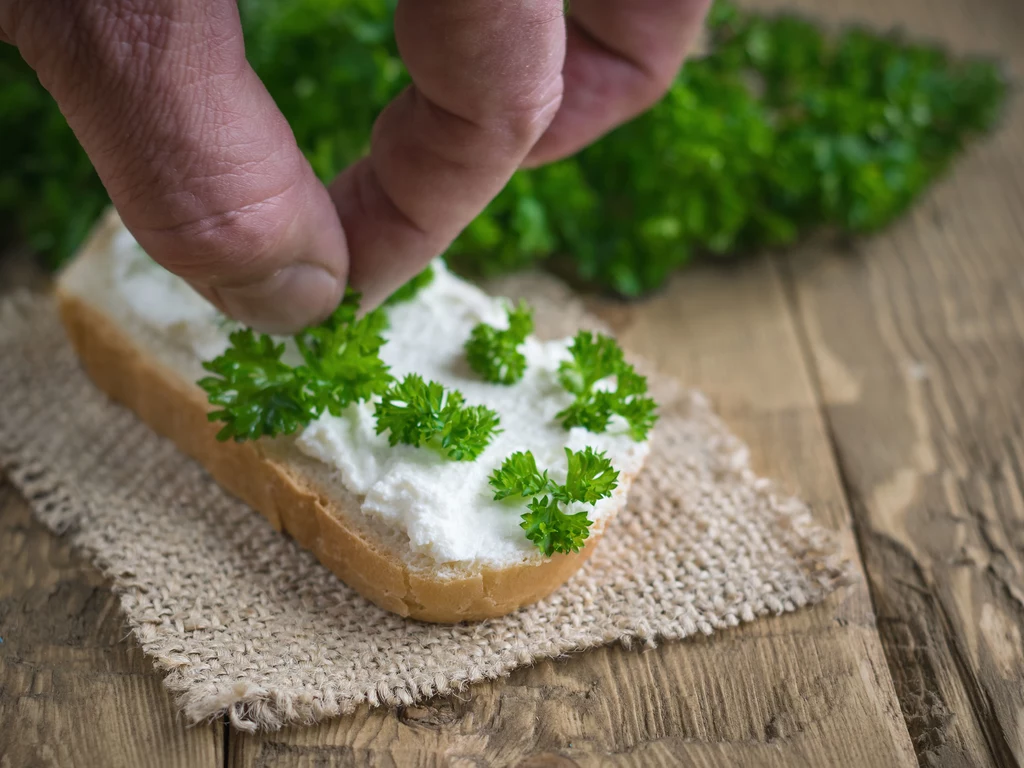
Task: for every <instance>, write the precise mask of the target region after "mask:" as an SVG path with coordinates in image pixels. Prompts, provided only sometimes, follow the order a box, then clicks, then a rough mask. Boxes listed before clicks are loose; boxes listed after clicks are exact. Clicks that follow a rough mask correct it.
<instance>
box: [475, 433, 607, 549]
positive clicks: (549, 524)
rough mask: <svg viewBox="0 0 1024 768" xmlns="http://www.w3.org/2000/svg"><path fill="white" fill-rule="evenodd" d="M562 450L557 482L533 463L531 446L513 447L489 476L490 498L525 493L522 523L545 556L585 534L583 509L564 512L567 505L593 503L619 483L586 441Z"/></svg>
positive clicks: (580, 543)
mask: <svg viewBox="0 0 1024 768" xmlns="http://www.w3.org/2000/svg"><path fill="white" fill-rule="evenodd" d="M565 455H566V458H567V459H568V463H569V467H568V472H567V474H566V480H565V483H562V484H560V483H556V482H554V481H553V480H551V478H550V477H548V473H547V470H545V471H544V472H541V471H540V470H539V469H538V468H537V461H536V459H535V458H534V457H533V454H532V453H531V452H530V451H520V452H517V453H513V454H512V455H511V456H509V457H508V458H507V459H505V461H504V462H503V463H502V465H501V467H500V468H498V469H496V470H495V471H494V472H493V473H492V474H491V477H490V484H491V486H492V487H493V488H494V491H495V493H494V498H495V500H498V501H501V500H502V499H508V498H516V497H518V498H530V501H529V502H528V503H527V505H526V507H527V511H526V512H524V513H523V522H522V524H521V527H522V528H523V530H524V531H526V538H528V539H529V540H530V541H532V542H533V543H534V544H536V545H537V548H538V549H540V551H541V552H543V553H544V554H545V555H546V556H548V557H550V556H551V555H552V554H554V553H555V552H561V553H569V552H578V551H579V550H580V548H581V547H582V546H583V544H584V542H585V541H586V539H587V537H588V536H589V535H590V525H591V523H590V518H589V517H588V516H587V512H586V510H582V511H579V512H569V511H567V510H566V507H567V505H569V504H571V503H573V502H576V503H581V504H589V505H591V506H593V505H594V504H596V503H597V502H598V501H599V500H601V499H604V498H607V497H608V496H611V494H612V491H613V490H615V488H616V487H617V486H618V478H619V473H618V472H617V471H616V470H615V469H614V468H613V467H612V464H611V461H610V460H609V459H608V458H607V457H606V456H605V454H604V453H598V452H596V451H594V449H593V448H590V447H588V448H585V449H583V450H582V451H573V450H571V449H569V448H566V449H565ZM531 497H532V498H531Z"/></svg>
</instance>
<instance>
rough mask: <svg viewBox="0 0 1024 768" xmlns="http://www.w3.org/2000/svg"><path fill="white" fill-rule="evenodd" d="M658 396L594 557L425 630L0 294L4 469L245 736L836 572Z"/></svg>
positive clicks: (722, 624)
mask: <svg viewBox="0 0 1024 768" xmlns="http://www.w3.org/2000/svg"><path fill="white" fill-rule="evenodd" d="M501 289H502V290H503V291H504V292H505V293H511V294H515V293H526V294H528V295H530V297H531V300H532V302H533V303H534V304H535V306H536V307H537V317H538V326H539V327H546V328H548V329H549V330H553V331H558V332H561V331H563V330H565V331H568V330H570V329H572V328H574V327H576V326H578V325H580V324H588V323H589V321H588V318H587V317H586V315H585V314H584V313H583V312H582V311H581V310H580V305H579V304H578V303H575V302H573V301H570V300H569V298H567V297H568V294H567V293H566V292H564V290H562V289H559V288H558V287H557V286H553V285H552V284H551V283H544V282H543V281H542V282H540V283H538V282H531V279H525V282H524V279H520V280H518V281H513V282H512V283H506V284H505V285H503V286H501ZM660 384H662V385H667V384H668V383H667V382H664V381H663V382H660ZM659 390H660V392H659V396H660V397H662V398H663V400H662V402H663V409H662V417H661V421H660V423H659V426H658V428H657V429H656V431H655V436H654V443H653V447H652V456H651V459H650V460H649V463H648V466H647V468H646V469H645V471H644V472H643V474H642V475H641V477H640V478H639V479H638V480H637V482H636V484H635V486H634V489H633V492H632V494H631V497H630V503H629V506H628V509H627V510H626V511H625V512H624V513H623V514H621V515H620V516H619V517H618V519H617V520H616V521H615V522H614V524H613V527H612V529H611V530H610V533H609V535H606V536H605V537H604V540H603V542H602V543H601V546H600V547H599V549H598V550H597V552H596V553H595V555H594V556H593V557H592V558H591V559H590V561H589V562H588V564H587V565H586V566H585V567H584V568H583V569H582V570H581V571H580V572H579V573H578V574H577V575H576V576H575V577H574V578H573V579H572V580H571V581H570V582H569V583H568V584H567V585H565V586H564V587H562V588H561V589H560V590H558V591H557V592H556V593H555V594H554V595H553V596H552V597H550V598H548V599H547V600H545V601H543V602H542V603H540V604H538V605H535V606H533V607H530V608H527V609H524V610H521V611H519V612H517V613H515V614H513V615H511V616H507V617H505V618H501V619H496V620H491V621H486V622H483V623H478V624H472V625H460V626H436V625H427V624H421V623H417V622H412V621H408V620H405V619H402V618H399V617H397V616H394V615H392V614H389V613H386V612H385V611H382V610H381V609H379V608H377V607H375V606H374V605H372V604H371V603H369V602H367V601H366V600H364V599H363V598H361V597H360V596H358V595H357V594H355V593H354V592H353V591H352V590H350V589H348V588H347V587H346V586H345V585H344V584H342V583H341V582H339V581H338V580H337V579H336V578H335V577H334V576H333V575H332V574H331V573H330V572H329V571H328V570H327V569H326V568H324V567H323V566H321V565H320V564H319V563H318V562H317V561H316V560H315V559H314V558H313V557H312V556H311V555H310V554H309V553H307V552H305V551H304V550H302V549H301V548H299V547H298V546H297V545H296V544H295V543H294V542H292V541H291V540H289V539H288V538H286V537H285V536H283V535H281V534H278V533H277V532H275V531H274V530H273V529H272V528H271V527H270V525H269V524H267V523H266V522H265V521H264V519H263V518H262V516H260V515H258V514H256V513H255V512H253V511H251V510H250V509H248V508H247V507H246V506H245V505H243V504H242V503H240V502H239V501H237V500H235V499H234V498H232V497H230V496H229V495H227V494H226V493H225V492H223V491H222V490H221V489H220V488H219V486H217V485H216V484H215V483H214V482H213V481H212V480H211V479H210V478H209V477H208V476H207V475H206V473H205V472H204V471H203V469H202V467H200V466H199V465H197V464H196V463H195V462H193V461H192V460H190V459H188V458H186V457H185V456H183V455H181V454H180V453H178V452H177V451H176V449H175V448H174V446H173V445H172V444H171V443H170V441H168V440H165V439H163V438H161V437H159V436H158V435H156V434H154V433H152V432H151V431H150V430H149V429H148V428H147V427H145V426H144V425H143V424H142V423H140V422H139V421H138V420H137V419H135V418H134V416H133V415H132V414H131V413H130V412H128V411H127V410H125V409H123V408H121V407H119V406H117V405H115V404H113V403H112V402H110V401H109V400H108V399H107V398H106V396H104V395H103V394H101V393H100V392H99V391H98V390H97V389H95V388H94V387H93V386H92V385H91V384H90V382H89V380H88V379H87V378H86V376H85V374H84V373H83V372H82V370H81V369H80V368H79V366H78V363H77V360H76V358H75V355H74V353H73V352H72V350H71V347H70V345H69V344H68V342H67V341H66V339H65V336H64V333H63V330H62V328H61V326H60V323H59V321H58V318H57V313H56V309H55V306H54V304H53V302H52V300H51V299H49V298H46V297H41V296H29V295H21V296H17V297H15V298H13V299H7V300H5V301H4V302H3V303H2V304H0V393H2V394H0V466H2V467H3V469H4V470H6V472H7V473H8V475H9V477H10V478H11V480H12V481H13V482H14V484H15V485H16V486H17V487H18V488H19V489H20V490H21V492H22V493H23V494H24V495H25V497H26V498H27V499H28V501H29V503H30V504H31V506H32V508H33V510H34V512H35V514H36V515H37V516H38V517H39V518H40V519H41V520H42V521H43V522H44V523H45V524H46V525H48V526H49V527H50V528H51V529H53V530H54V531H56V532H58V533H62V534H65V535H67V536H69V537H70V538H71V540H72V542H73V543H74V545H75V546H77V547H78V548H80V549H81V550H83V551H84V552H86V553H87V554H88V556H90V557H91V559H92V560H93V562H94V563H95V564H96V565H97V566H98V567H99V568H100V569H102V571H103V572H104V573H105V574H106V575H107V577H108V578H109V579H110V581H111V583H112V586H113V589H114V590H115V591H116V593H117V594H118V595H119V597H120V603H121V606H122V609H123V611H124V614H125V616H126V620H127V623H128V624H129V626H130V627H131V629H132V631H133V633H134V635H135V637H136V638H137V640H138V642H139V643H140V645H141V646H142V648H143V649H144V651H145V652H146V653H147V654H148V655H149V656H150V657H151V658H152V660H153V662H154V664H155V665H156V667H157V668H158V669H160V670H162V671H163V672H164V673H165V675H166V676H165V682H166V685H167V687H168V688H169V689H170V690H171V691H172V692H173V693H174V694H175V695H176V697H177V701H178V703H179V705H180V707H181V709H182V711H183V713H184V716H185V717H186V718H187V719H188V720H189V721H193V722H198V721H201V720H203V719H206V718H211V717H215V716H219V715H222V714H224V713H227V714H228V716H229V718H230V721H231V722H232V723H233V724H234V726H235V727H237V728H240V729H244V730H255V729H257V728H263V729H273V728H278V727H281V726H283V725H286V724H290V723H311V722H315V721H317V720H320V719H323V718H326V717H330V716H334V715H339V714H343V713H346V712H349V711H351V710H353V709H354V708H355V707H357V706H359V705H360V704H362V703H364V702H367V703H369V704H370V705H375V706H376V705H385V706H394V705H399V704H411V703H413V702H415V701H417V700H421V699H424V698H426V697H430V696H434V695H438V694H448V693H452V692H454V691H457V690H460V689H462V688H464V687H465V686H467V685H469V684H471V683H473V682H476V681H480V680H485V679H490V678H496V677H500V676H503V675H507V674H508V673H509V672H511V671H512V670H514V669H515V668H517V667H520V666H523V665H526V664H530V663H531V662H534V661H537V660H538V659H543V658H549V657H555V656H560V655H563V654H567V653H570V652H574V651H581V650H584V649H587V648H592V647H595V646H599V645H602V644H608V643H613V642H622V643H625V644H627V645H630V644H632V643H637V642H639V643H644V644H653V643H654V642H655V641H657V640H659V639H679V638H684V637H686V636H688V635H693V634H695V633H704V634H710V633H711V632H714V631H716V630H721V629H725V628H727V627H732V626H736V625H737V624H739V623H740V622H745V621H752V620H754V619H756V618H757V617H760V616H766V615H770V614H779V613H783V612H786V611H792V610H794V609H797V608H799V607H801V606H805V605H808V604H810V603H813V602H815V601H818V600H820V599H822V598H823V597H824V596H825V595H826V594H828V592H829V591H831V590H832V589H834V588H835V587H836V586H837V585H839V584H840V583H842V581H843V580H844V579H845V578H846V572H847V569H846V565H845V564H844V563H843V562H842V560H841V559H840V557H839V556H838V554H837V548H836V546H835V543H834V541H833V538H832V536H831V535H830V534H829V533H828V532H827V531H825V530H824V529H822V528H820V527H818V526H816V525H815V524H814V523H813V522H812V521H811V518H810V515H809V513H808V511H807V509H806V508H805V507H804V505H803V504H801V503H800V502H799V501H796V500H793V499H786V498H779V497H778V496H777V495H776V494H775V493H773V490H772V487H771V484H770V483H769V482H767V481H765V480H763V479H760V478H758V477H756V476H755V475H754V474H753V473H752V472H751V470H750V468H749V465H748V460H747V451H746V449H745V447H744V446H743V445H742V444H741V443H740V442H739V441H738V440H737V439H735V438H734V437H732V436H731V435H730V434H729V433H728V432H727V430H726V429H725V428H724V426H723V425H722V424H721V423H720V421H719V420H718V419H717V418H716V417H715V416H714V415H713V414H712V413H711V411H710V410H709V408H708V406H707V404H706V402H705V400H704V399H703V398H702V397H701V396H700V395H698V394H695V393H690V392H676V393H674V394H673V391H672V388H671V387H670V386H661V387H659Z"/></svg>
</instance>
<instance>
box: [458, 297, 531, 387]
mask: <svg viewBox="0 0 1024 768" xmlns="http://www.w3.org/2000/svg"><path fill="white" fill-rule="evenodd" d="M531 333H533V310H532V309H530V307H529V306H527V305H526V303H525V302H522V301H521V302H520V303H519V304H518V306H516V307H513V308H511V309H509V310H508V328H506V329H505V330H501V331H499V330H498V329H497V328H495V327H494V326H492V325H488V324H487V323H480V324H478V325H477V326H476V327H474V328H473V330H472V331H471V332H470V335H469V339H467V340H466V360H467V361H468V362H469V367H470V368H472V369H473V370H474V371H476V372H477V373H479V374H480V375H481V376H482V377H483V378H484V379H485V380H486V381H490V382H494V383H495V384H515V383H516V382H517V381H519V380H520V379H522V378H523V374H524V373H525V372H526V357H525V356H524V355H523V353H522V352H520V351H519V346H520V345H521V344H522V343H523V342H524V341H525V340H526V337H527V336H529V335H530V334H531Z"/></svg>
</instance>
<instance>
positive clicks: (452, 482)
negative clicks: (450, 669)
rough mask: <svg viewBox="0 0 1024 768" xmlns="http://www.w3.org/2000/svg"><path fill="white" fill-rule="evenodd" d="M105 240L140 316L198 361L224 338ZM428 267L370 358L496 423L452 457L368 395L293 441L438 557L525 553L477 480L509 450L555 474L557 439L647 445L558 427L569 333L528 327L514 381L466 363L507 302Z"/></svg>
mask: <svg viewBox="0 0 1024 768" xmlns="http://www.w3.org/2000/svg"><path fill="white" fill-rule="evenodd" d="M114 248H115V258H114V259H113V264H114V268H113V274H112V276H111V277H112V279H113V280H114V282H115V286H116V288H117V290H118V291H119V293H120V294H121V295H122V297H123V299H124V300H125V302H126V303H127V304H128V305H129V306H130V308H131V311H132V312H133V314H135V315H136V316H137V317H138V319H139V320H140V321H141V322H143V323H145V324H147V325H148V326H150V327H151V328H153V329H155V330H157V331H159V332H160V333H162V334H165V335H166V336H167V337H168V338H173V340H174V341H175V342H176V343H178V344H180V345H182V346H183V347H184V348H186V349H188V350H190V351H191V353H192V354H194V355H195V356H196V357H197V358H199V359H201V360H208V359H211V358H212V357H214V356H216V355H217V354H219V353H220V352H221V351H223V350H224V349H225V348H226V347H227V345H228V339H227V336H228V333H229V332H230V330H231V328H232V324H231V323H230V322H228V321H226V319H225V318H223V316H221V315H219V313H218V312H217V311H216V310H215V309H214V308H213V307H211V306H210V305H209V304H207V303H206V301H205V300H204V299H202V298H201V297H199V296H198V295H197V294H196V293H195V292H194V291H192V289H191V288H190V287H189V286H188V285H187V284H186V283H185V282H184V281H183V280H181V279H179V278H177V277H175V276H173V275H171V274H169V273H168V272H166V271H164V270H163V269H161V268H160V267H158V266H157V265H155V264H154V263H153V262H152V261H150V260H149V259H148V257H146V255H145V254H144V253H143V252H142V250H141V248H140V247H139V246H138V245H137V244H136V243H135V241H134V240H133V239H132V237H131V235H130V234H129V233H128V232H127V231H121V232H120V233H119V234H118V236H117V238H116V240H115V244H114ZM434 273H435V277H434V279H433V281H432V282H431V283H430V284H429V285H427V286H426V287H425V288H423V289H422V290H421V291H420V292H419V293H418V294H417V295H416V296H415V297H414V298H413V299H412V300H410V301H408V302H404V303H401V304H397V305H395V306H393V307H390V308H388V310H387V312H388V317H389V321H390V328H389V330H388V331H387V332H386V333H385V337H386V338H387V343H386V344H385V345H384V347H383V349H382V350H381V357H382V358H383V359H384V361H385V362H386V363H387V364H388V365H389V366H391V373H392V374H393V375H394V376H395V377H396V378H401V377H402V376H404V375H405V374H407V373H418V374H420V375H421V376H423V378H424V379H426V380H434V381H437V382H439V383H441V384H443V385H444V386H445V387H447V388H453V389H458V390H459V391H461V392H462V394H463V395H464V396H465V399H466V402H467V403H468V404H469V405H486V406H488V407H489V408H491V409H493V410H495V411H496V412H497V413H498V415H499V417H500V419H501V424H500V427H501V429H502V430H503V431H502V432H501V433H500V434H498V435H497V436H496V437H495V438H494V439H493V441H492V442H491V444H490V445H489V446H488V447H487V449H486V450H485V451H484V452H483V453H482V454H481V455H480V456H479V458H477V460H476V461H472V462H468V461H452V460H450V459H448V458H446V457H445V456H443V455H442V454H440V453H438V452H437V451H435V450H433V449H431V448H414V447H412V446H407V445H398V446H395V447H392V446H389V445H388V441H387V435H386V434H385V435H377V434H375V428H376V423H375V419H374V417H373V409H374V406H373V404H372V403H359V404H353V405H352V406H350V407H349V408H348V409H347V411H346V412H345V413H344V414H343V415H342V416H341V417H334V416H331V415H329V414H325V415H324V416H322V417H321V418H320V419H318V420H317V421H315V422H313V423H312V424H310V425H309V426H308V427H306V428H305V429H304V431H303V432H302V434H301V435H300V436H299V437H298V439H297V445H298V447H299V449H300V450H301V451H302V452H303V453H305V454H307V455H309V456H311V457H313V458H315V459H318V460H319V461H321V462H323V463H324V464H325V465H327V466H328V467H330V468H331V471H332V472H333V473H334V477H335V478H336V479H337V482H338V483H339V484H340V485H343V486H344V488H346V489H347V490H349V491H351V492H352V493H354V494H356V495H358V496H359V497H360V498H361V499H362V511H363V513H364V514H366V515H367V516H369V517H371V518H374V519H376V520H378V521H380V522H383V523H384V524H386V525H387V526H389V527H391V528H393V529H395V530H398V531H401V532H404V533H405V534H406V535H407V536H408V537H409V544H410V547H411V548H412V550H413V551H415V552H417V553H420V554H422V555H425V556H426V557H428V558H429V559H431V560H433V561H434V562H436V563H438V564H446V563H452V564H477V565H489V566H496V567H500V566H507V565H509V564H511V563H514V562H517V561H520V560H522V559H524V558H526V557H528V556H530V555H532V554H535V553H536V547H535V545H534V544H533V543H532V542H530V541H529V540H527V539H526V536H525V534H524V532H523V530H522V529H521V528H520V522H521V518H520V515H521V514H522V512H523V511H525V504H526V500H522V502H521V503H512V502H510V501H504V502H497V501H494V498H493V491H492V489H491V487H490V486H489V485H488V482H487V480H488V477H489V476H490V474H491V472H493V471H494V469H495V468H497V467H498V466H499V465H500V464H501V462H502V461H503V460H504V459H505V458H506V457H507V456H508V455H509V454H511V453H513V452H515V451H527V450H529V451H532V452H533V455H534V456H535V457H536V459H537V465H538V466H539V467H540V468H541V469H542V470H543V469H547V470H549V471H550V475H551V477H552V479H554V480H556V481H563V480H564V479H565V473H566V457H565V448H566V447H569V448H571V449H573V450H581V449H583V448H584V447H586V446H592V447H593V448H594V449H596V450H598V451H606V452H607V454H608V457H609V458H610V459H611V462H612V465H613V466H614V467H615V469H617V470H618V471H619V472H620V474H623V475H633V474H635V473H636V472H637V471H639V469H640V466H641V465H642V463H643V460H644V457H645V455H646V453H647V444H646V443H637V442H635V441H634V440H632V438H630V436H629V435H628V433H627V431H626V425H625V423H624V422H622V421H616V422H614V423H613V424H612V427H611V429H610V430H609V431H608V432H606V433H603V434H594V433H591V432H588V431H586V430H584V429H582V428H575V429H571V430H568V431H566V430H565V428H564V427H562V425H561V424H560V423H559V422H558V421H557V420H556V419H555V414H556V413H558V411H560V410H561V409H562V408H564V407H565V406H566V405H568V404H569V403H570V402H571V400H572V398H571V396H570V395H569V394H568V393H566V392H565V391H564V389H563V388H562V387H561V385H560V384H559V383H558V378H557V370H558V364H559V362H560V361H562V360H564V359H566V358H567V357H568V352H567V347H568V345H569V342H570V340H569V339H563V340H559V341H552V342H541V341H538V340H537V339H536V338H534V337H532V336H531V337H530V338H528V339H527V340H526V343H525V344H524V345H523V347H522V352H523V354H524V355H525V356H526V360H527V369H526V374H525V376H524V377H523V379H522V380H521V381H519V382H517V383H516V384H514V385H511V386H503V385H498V384H492V383H489V382H486V381H483V380H482V379H481V378H480V377H479V376H478V375H477V374H475V373H474V372H473V371H472V370H471V369H470V368H469V366H468V364H467V362H466V356H465V352H464V349H463V344H464V343H465V341H466V339H467V338H468V337H469V334H470V331H471V330H472V328H473V327H474V326H475V325H476V324H477V323H479V322H486V323H489V324H491V325H494V326H496V327H499V328H503V327H507V322H508V320H507V315H506V306H507V302H505V301H504V300H502V299H498V298H493V297H491V296H488V295H487V294H485V293H484V292H483V291H481V290H480V289H478V288H476V287H475V286H473V285H470V284H469V283H467V282H465V281H463V280H461V279H459V278H458V277H456V276H455V275H453V274H451V273H450V272H448V271H447V270H446V269H445V268H444V265H443V262H441V261H440V260H438V261H437V262H435V264H434ZM625 493H626V489H625V488H622V487H620V488H618V489H617V490H616V492H615V495H613V496H612V497H611V498H609V499H604V500H602V501H600V502H598V504H597V505H596V507H580V508H581V509H584V508H585V509H587V510H588V514H589V516H590V519H591V520H594V521H597V520H600V519H602V518H605V517H607V516H608V515H609V514H610V513H612V512H613V511H614V510H615V509H616V508H617V507H618V506H619V505H620V504H621V503H622V497H623V496H624V495H625ZM573 511H576V510H573Z"/></svg>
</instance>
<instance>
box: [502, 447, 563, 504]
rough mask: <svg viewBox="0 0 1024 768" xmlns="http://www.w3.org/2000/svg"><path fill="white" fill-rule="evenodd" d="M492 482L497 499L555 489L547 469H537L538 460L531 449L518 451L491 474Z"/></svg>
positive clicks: (531, 494)
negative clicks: (542, 470)
mask: <svg viewBox="0 0 1024 768" xmlns="http://www.w3.org/2000/svg"><path fill="white" fill-rule="evenodd" d="M489 482H490V484H491V486H492V487H493V488H494V498H495V500H497V501H501V500H502V499H507V498H508V497H509V496H536V495H538V494H541V493H550V492H552V491H554V485H553V484H552V483H551V481H550V480H549V479H548V473H547V471H544V472H541V471H540V470H539V469H537V460H536V459H535V458H533V454H532V453H531V452H530V451H517V452H516V453H513V454H512V455H511V456H509V457H508V458H507V459H505V461H504V462H503V463H502V465H501V467H499V468H498V469H496V470H494V472H493V473H492V474H491V478H490V481H489Z"/></svg>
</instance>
